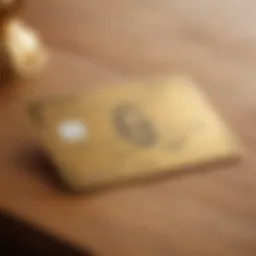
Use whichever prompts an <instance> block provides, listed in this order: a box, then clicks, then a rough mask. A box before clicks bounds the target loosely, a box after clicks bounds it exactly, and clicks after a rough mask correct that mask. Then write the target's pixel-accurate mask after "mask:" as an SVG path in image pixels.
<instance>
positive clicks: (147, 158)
mask: <svg viewBox="0 0 256 256" xmlns="http://www.w3.org/2000/svg"><path fill="white" fill-rule="evenodd" d="M30 110H31V111H30V113H31V116H32V120H33V121H34V122H35V124H36V127H37V128H38V129H39V132H40V136H41V138H42V141H43V143H44V145H45V147H46V150H47V151H48V153H49V154H50V156H51V157H52V159H53V161H54V162H55V164H56V165H57V166H58V167H59V168H58V171H59V174H60V176H61V178H62V179H63V181H65V182H66V183H67V184H68V185H69V186H70V187H71V188H72V189H74V190H84V189H94V188H97V187H103V186H106V185H109V184H112V183H117V182H122V181H127V180H132V179H135V178H142V177H148V176H152V175H155V174H160V173H165V172H171V171H174V170H175V171H178V170H182V169H183V167H189V166H191V165H195V164H203V163H208V162H212V161H217V160H220V159H226V158H229V157H236V156H239V155H240V152H241V147H240V144H239V143H238V142H237V140H236V138H235V136H234V135H233V134H232V132H230V131H229V130H228V128H227V127H226V125H225V124H224V123H223V121H222V120H221V119H220V118H219V116H218V115H217V113H216V112H215V111H214V110H213V108H212V107H211V106H210V104H209V102H208V100H207V99H206V97H204V95H203V94H202V93H201V92H200V90H199V89H198V88H197V87H196V86H195V85H194V84H193V82H191V81H190V80H188V79H184V78H172V79H169V80H166V81H164V82H159V83H153V84H139V83H138V84H129V85H126V86H125V85H124V86H107V87H100V88H99V87H97V88H90V89H89V88H88V89H87V91H86V92H85V93H84V95H82V96H81V95H79V96H77V97H71V98H64V97H60V98H56V99H51V100H46V101H42V102H35V103H32V104H31V105H30ZM186 169H187V168H186Z"/></svg>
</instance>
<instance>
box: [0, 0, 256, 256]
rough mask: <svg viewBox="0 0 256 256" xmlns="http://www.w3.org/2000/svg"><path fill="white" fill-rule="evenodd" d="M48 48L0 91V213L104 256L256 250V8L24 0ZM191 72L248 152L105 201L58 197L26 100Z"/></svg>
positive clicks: (198, 1) (227, 2) (139, 0)
mask: <svg viewBox="0 0 256 256" xmlns="http://www.w3.org/2000/svg"><path fill="white" fill-rule="evenodd" d="M24 17H25V19H26V20H27V21H28V22H30V24H31V25H34V27H36V28H38V30H39V31H41V33H42V35H43V37H44V38H45V41H46V42H47V43H48V45H49V48H50V51H51V53H52V57H51V61H50V63H49V65H48V66H47V67H46V69H45V70H44V71H43V72H42V73H41V74H40V75H39V76H38V77H36V78H35V79H33V80H31V81H27V82H16V83H13V84H10V85H5V86H2V87H1V92H0V120H1V127H0V141H1V145H0V170H1V172H0V207H1V208H2V209H4V210H6V211H7V212H9V213H11V214H13V215H15V216H16V217H18V218H19V219H20V220H23V221H26V222H28V223H30V224H32V225H34V226H35V227H37V228H41V229H43V230H44V231H45V232H48V233H49V234H51V235H52V236H55V237H58V238H60V239H63V240H66V241H68V242H71V243H72V244H73V245H74V246H76V247H80V248H86V249H87V247H89V248H90V249H91V250H92V251H95V252H96V254H97V253H98V255H102V256H119V255H127V256H130V255H147V256H156V255H175V256H183V255H197V256H198V255H202V256H203V255H210V256H211V255H212V256H215V255H220V256H222V255H223V256H224V255H225V256H228V255H230V256H242V255H246V256H253V255H255V253H256V217H255V216H256V203H255V195H256V186H255V183H256V174H255V168H256V160H254V157H255V153H256V135H255V129H256V100H255V94H256V86H255V80H256V73H255V65H256V48H255V45H256V33H255V26H256V2H254V1H252V0H243V1H242V0H237V1H231V0H215V1H210V0H194V1H189V0H179V1H177V0H174V1H166V0H148V1H145V0H130V1H128V0H109V1H103V0H73V1H70V0H52V1H50V0H44V1H40V0H33V1H32V0H28V3H27V12H26V13H25V15H24ZM178 71H179V72H185V73H186V74H188V75H190V76H191V77H192V78H194V79H195V80H197V81H198V82H199V83H200V84H201V87H202V88H203V90H204V91H205V92H206V93H207V94H208V95H209V96H210V97H211V98H212V101H213V102H214V103H215V105H216V106H217V108H218V110H219V111H220V112H221V113H222V115H223V117H224V118H225V119H226V120H227V122H228V123H229V124H230V125H231V127H233V128H234V130H235V131H237V133H238V134H239V135H240V137H241V139H242V141H243V142H244V144H245V145H246V146H247V148H248V153H247V156H246V157H245V159H244V161H243V162H242V163H240V164H237V165H234V166H223V167H218V168H216V169H215V170H211V171H210V172H206V173H197V174H194V175H187V176H182V177H178V178H172V179H169V178H168V179H165V180H161V181H160V180H159V181H157V182H152V183H149V184H145V185H134V186H129V187H125V188H120V189H118V190H112V191H111V190H110V191H108V192H105V193H102V194H91V195H84V196H81V195H70V194H65V193H64V192H62V191H61V190H60V189H59V188H58V187H57V186H56V183H55V182H54V179H53V178H52V177H51V175H50V174H49V172H51V171H50V168H49V166H48V165H47V164H46V163H45V162H43V160H42V158H41V157H40V152H38V148H39V145H38V142H37V140H36V138H35V134H34V130H33V129H32V127H31V125H30V123H29V121H28V118H27V116H26V113H25V111H24V105H25V104H26V102H27V101H28V100H30V99H35V98H42V97H46V96H49V95H56V94H65V93H69V92H72V93H75V92H79V91H81V90H83V88H84V87H85V86H87V85H91V84H98V83H102V82H104V83H106V84H109V83H116V82H122V81H130V80H140V79H141V80H146V79H149V80H150V79H153V78H155V77H158V76H163V75H167V74H169V73H175V72H178Z"/></svg>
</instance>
